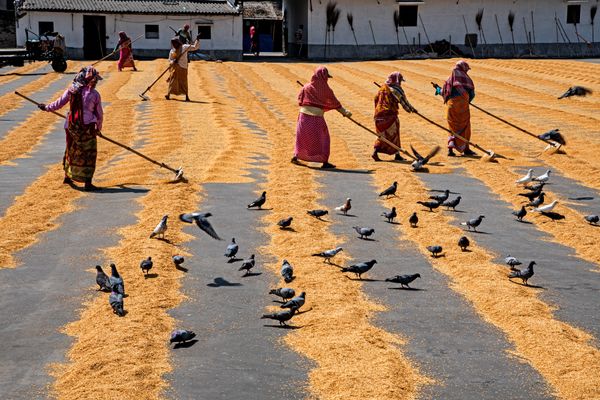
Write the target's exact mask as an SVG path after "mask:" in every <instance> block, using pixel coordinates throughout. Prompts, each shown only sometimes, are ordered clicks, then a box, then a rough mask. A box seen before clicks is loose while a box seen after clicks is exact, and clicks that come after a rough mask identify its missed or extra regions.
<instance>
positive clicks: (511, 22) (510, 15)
mask: <svg viewBox="0 0 600 400" xmlns="http://www.w3.org/2000/svg"><path fill="white" fill-rule="evenodd" d="M514 23H515V13H514V12H512V11H509V12H508V27H509V28H510V36H511V37H512V44H513V55H516V53H517V49H516V47H515V33H514V31H513V25H514Z"/></svg>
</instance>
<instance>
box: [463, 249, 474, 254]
mask: <svg viewBox="0 0 600 400" xmlns="http://www.w3.org/2000/svg"><path fill="white" fill-rule="evenodd" d="M460 251H462V252H463V253H472V252H473V250H469V249H464V250H462V249H461V250H460Z"/></svg>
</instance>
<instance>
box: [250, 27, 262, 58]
mask: <svg viewBox="0 0 600 400" xmlns="http://www.w3.org/2000/svg"><path fill="white" fill-rule="evenodd" d="M259 52H260V49H259V42H258V33H256V28H255V27H254V25H252V26H251V27H250V53H252V54H254V55H255V56H258V54H259Z"/></svg>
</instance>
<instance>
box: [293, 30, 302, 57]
mask: <svg viewBox="0 0 600 400" xmlns="http://www.w3.org/2000/svg"><path fill="white" fill-rule="evenodd" d="M294 36H295V38H296V45H297V46H298V57H301V56H302V44H303V42H302V40H303V38H304V25H299V26H298V29H296V33H295V34H294Z"/></svg>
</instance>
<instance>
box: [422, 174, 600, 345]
mask: <svg viewBox="0 0 600 400" xmlns="http://www.w3.org/2000/svg"><path fill="white" fill-rule="evenodd" d="M420 176H422V179H423V181H424V182H425V183H426V184H427V185H428V187H429V188H431V189H438V190H440V189H446V188H448V189H450V190H452V191H454V192H459V193H460V194H461V196H462V200H461V204H460V205H459V206H458V207H457V209H458V210H460V211H464V212H460V213H459V212H457V213H453V212H452V211H442V212H443V213H446V214H450V215H451V216H452V217H453V218H454V220H455V222H456V223H457V224H459V223H460V222H461V221H465V220H467V219H469V218H475V217H476V216H478V215H480V214H481V215H485V219H484V221H483V222H482V224H481V226H480V228H478V230H480V231H482V233H468V232H467V233H466V236H467V237H470V238H472V239H475V240H477V242H478V245H480V246H485V248H487V249H489V250H492V251H494V252H496V253H497V254H498V259H497V260H498V261H499V262H502V263H503V262H504V257H505V256H506V255H507V254H511V255H513V256H515V257H517V258H518V259H519V260H521V262H523V263H524V264H526V263H528V262H529V261H531V260H535V261H536V263H537V266H536V268H534V271H535V275H534V276H533V278H532V279H531V280H530V281H529V283H530V284H531V285H536V286H540V287H542V288H543V289H544V291H543V292H542V295H541V296H542V299H543V300H544V301H546V302H548V303H550V304H553V305H556V306H557V307H558V310H556V311H555V314H556V316H557V318H558V319H560V320H563V321H565V322H568V323H570V324H572V325H574V326H578V327H580V328H582V329H584V330H585V331H587V332H589V333H591V334H592V335H594V337H595V338H596V340H598V338H600V314H598V310H597V304H598V303H599V302H600V281H599V280H598V279H597V278H598V273H597V272H596V271H597V267H596V266H595V265H594V264H592V263H589V262H586V261H584V260H582V259H580V258H578V257H576V256H575V254H574V251H573V249H571V248H569V247H566V246H563V245H561V244H559V243H556V242H552V241H551V238H550V237H549V236H548V235H547V234H545V233H543V232H541V231H540V230H539V229H537V227H536V225H535V224H533V223H529V222H526V223H520V222H518V221H516V220H515V217H514V216H513V215H511V211H512V210H513V207H512V206H511V205H510V204H508V203H506V202H504V201H503V200H501V199H500V198H499V197H498V196H496V195H495V194H493V193H492V192H490V191H489V189H488V188H487V187H486V186H485V185H484V184H483V183H482V182H481V181H479V180H477V179H475V178H473V177H471V176H467V175H466V173H465V172H464V171H462V170H457V171H456V172H455V173H453V174H447V175H431V174H422V175H420ZM553 189H554V188H553ZM568 193H569V192H566V193H563V194H564V195H568ZM556 210H557V211H558V212H560V208H557V209H556ZM437 212H440V211H439V210H438V211H437ZM534 218H535V217H532V216H531V215H527V216H526V217H525V220H526V221H535V219H534ZM538 218H539V217H538ZM554 223H557V224H560V223H563V222H561V221H557V222H554ZM581 223H585V222H584V221H581ZM599 229H600V228H599ZM457 240H458V238H457ZM448 251H449V252H452V251H459V249H458V246H457V247H456V248H455V249H448ZM507 274H508V268H507ZM517 282H520V280H515V284H517ZM532 290H534V289H532Z"/></svg>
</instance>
